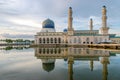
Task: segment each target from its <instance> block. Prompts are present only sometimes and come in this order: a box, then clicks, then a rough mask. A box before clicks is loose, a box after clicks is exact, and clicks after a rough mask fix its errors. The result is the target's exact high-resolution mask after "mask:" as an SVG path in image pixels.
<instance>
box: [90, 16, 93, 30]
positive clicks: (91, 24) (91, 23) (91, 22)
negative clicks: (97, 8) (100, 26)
mask: <svg viewBox="0 0 120 80" xmlns="http://www.w3.org/2000/svg"><path fill="white" fill-rule="evenodd" d="M90 30H91V31H92V30H93V20H92V18H91V19H90Z"/></svg>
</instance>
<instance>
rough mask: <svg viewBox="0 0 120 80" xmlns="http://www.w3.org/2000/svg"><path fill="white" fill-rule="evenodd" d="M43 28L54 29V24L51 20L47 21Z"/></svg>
mask: <svg viewBox="0 0 120 80" xmlns="http://www.w3.org/2000/svg"><path fill="white" fill-rule="evenodd" d="M42 27H43V28H54V22H53V21H52V20H50V19H46V20H45V21H43V23H42Z"/></svg>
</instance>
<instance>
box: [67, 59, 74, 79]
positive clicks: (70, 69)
mask: <svg viewBox="0 0 120 80" xmlns="http://www.w3.org/2000/svg"><path fill="white" fill-rule="evenodd" d="M73 64H74V58H73V57H69V58H68V80H73Z"/></svg>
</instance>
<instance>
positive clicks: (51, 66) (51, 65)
mask: <svg viewBox="0 0 120 80" xmlns="http://www.w3.org/2000/svg"><path fill="white" fill-rule="evenodd" d="M42 67H43V69H44V70H45V71H47V72H50V71H52V70H53V69H54V68H55V63H43V64H42Z"/></svg>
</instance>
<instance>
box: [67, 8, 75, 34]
mask: <svg viewBox="0 0 120 80" xmlns="http://www.w3.org/2000/svg"><path fill="white" fill-rule="evenodd" d="M72 20H73V18H72V7H69V10H68V35H73V33H74V30H73V28H72Z"/></svg>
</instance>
